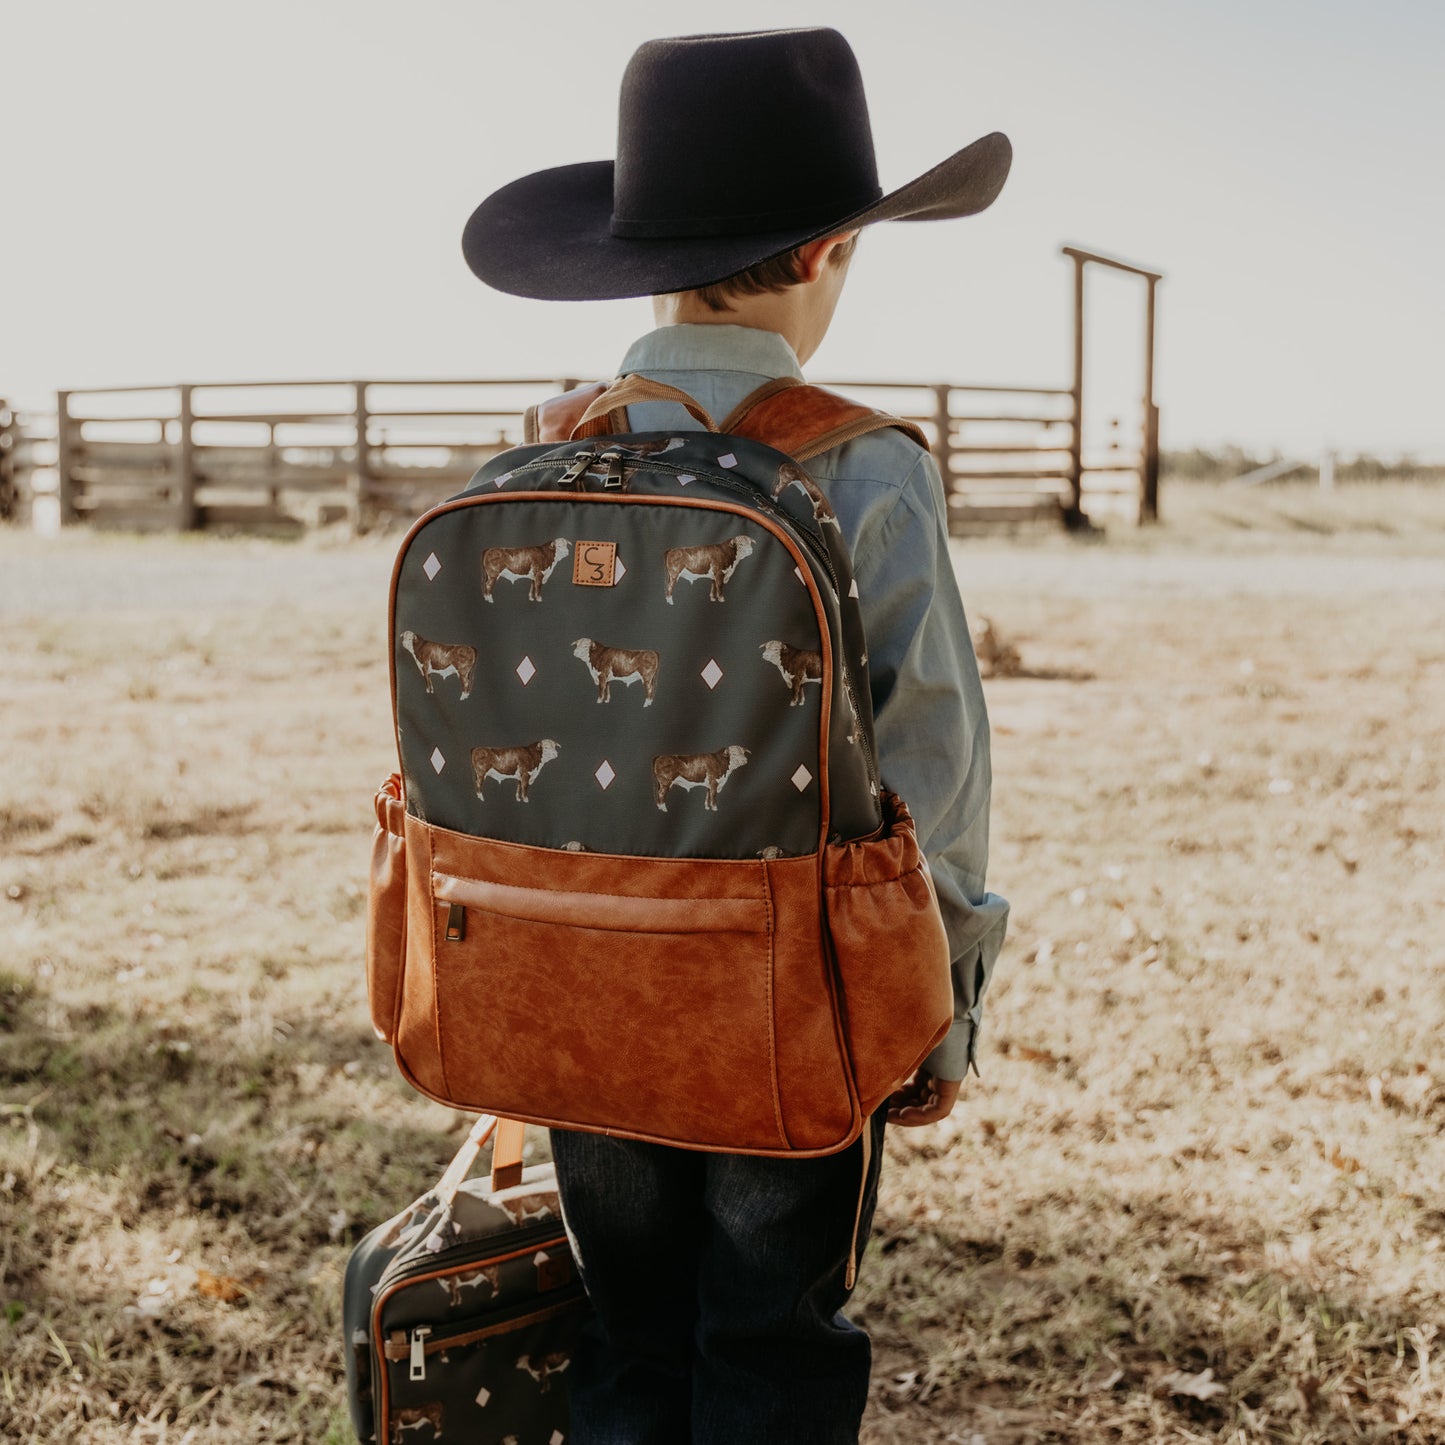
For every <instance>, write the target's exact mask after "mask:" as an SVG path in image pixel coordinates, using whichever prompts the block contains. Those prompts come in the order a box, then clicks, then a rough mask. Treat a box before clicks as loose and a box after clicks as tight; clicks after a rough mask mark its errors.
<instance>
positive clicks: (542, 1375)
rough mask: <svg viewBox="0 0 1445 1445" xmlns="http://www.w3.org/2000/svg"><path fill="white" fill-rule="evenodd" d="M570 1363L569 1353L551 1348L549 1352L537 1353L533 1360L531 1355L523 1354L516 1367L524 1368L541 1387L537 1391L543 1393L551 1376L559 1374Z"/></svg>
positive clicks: (549, 1382)
mask: <svg viewBox="0 0 1445 1445" xmlns="http://www.w3.org/2000/svg"><path fill="white" fill-rule="evenodd" d="M571 1363H572V1357H571V1356H570V1355H567V1354H564V1353H563V1352H562V1351H561V1350H553V1351H552V1353H551V1354H548V1355H539V1356H538V1357H537V1359H535V1360H534V1359H533V1358H532V1357H531V1355H523V1356H522V1357H521V1358H520V1359H519V1360H518V1361H517V1368H518V1369H519V1370H525V1371H526V1372H527V1373H528V1374H529V1375H530V1376H531V1377H532V1378H533V1379H534V1380H535V1381H536V1382H537V1384H538V1385H539V1386H540V1387H541V1388H540V1390H539V1391H538V1393H539V1394H542V1395H545V1394H546V1393H547V1389H548V1387H549V1385H550V1384H551V1381H552V1376H553V1375H560V1374H561V1373H562V1371H563V1370H565V1369H566V1368H567V1366H568V1365H570V1364H571Z"/></svg>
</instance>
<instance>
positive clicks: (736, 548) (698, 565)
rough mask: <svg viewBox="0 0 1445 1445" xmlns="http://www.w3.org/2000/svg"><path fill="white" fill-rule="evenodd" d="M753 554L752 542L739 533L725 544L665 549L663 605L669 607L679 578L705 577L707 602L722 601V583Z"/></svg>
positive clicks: (746, 536)
mask: <svg viewBox="0 0 1445 1445" xmlns="http://www.w3.org/2000/svg"><path fill="white" fill-rule="evenodd" d="M752 550H753V539H752V538H751V537H749V536H748V535H747V534H746V533H743V532H739V533H738V534H737V536H735V537H729V538H728V539H727V541H726V542H710V543H701V544H699V545H698V546H696V547H669V548H668V549H667V552H666V553H665V555H664V557H663V562H664V563H665V565H666V567H667V601H668V604H669V606H670V605H671V603H672V589H673V588H674V587H676V586H677V579H678V578H679V577H686V578H687V580H688V581H689V582H697V581H699V580H700V579H701V578H703V577H707V578H709V579H710V580H711V582H712V587H711V589H710V591H709V593H708V597H709V600H711V601H713V602H721V601H722V600H723V592H722V589H723V583H724V582H727V581H728V580H729V579H730V578H731V577H732V575H733V573H734V572H735V571H736V570H737V565H738V563H739V562H741V561H742V560H743V558H744V557H746V556H748V555H749V554H750V553H751V552H752Z"/></svg>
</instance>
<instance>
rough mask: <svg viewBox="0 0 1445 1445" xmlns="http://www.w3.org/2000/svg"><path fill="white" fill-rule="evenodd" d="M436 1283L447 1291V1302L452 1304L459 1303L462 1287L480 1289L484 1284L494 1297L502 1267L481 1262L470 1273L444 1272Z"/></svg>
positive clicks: (499, 1284)
mask: <svg viewBox="0 0 1445 1445" xmlns="http://www.w3.org/2000/svg"><path fill="white" fill-rule="evenodd" d="M437 1283H438V1284H440V1285H441V1287H442V1288H443V1289H444V1290H445V1291H446V1292H447V1300H448V1302H449V1303H451V1304H454V1305H459V1304H461V1302H462V1291H463V1290H464V1289H480V1288H481V1287H482V1285H486V1287H487V1290H488V1292H489V1293H490V1294H491V1296H492V1297H493V1298H496V1294H497V1291H498V1290H499V1289H500V1288H501V1283H502V1269H501V1266H500V1265H496V1264H483V1265H479V1266H478V1267H477V1268H476V1269H474V1270H473V1271H472V1272H471V1273H470V1274H445V1275H443V1276H442V1277H441V1279H439V1280H438V1281H437Z"/></svg>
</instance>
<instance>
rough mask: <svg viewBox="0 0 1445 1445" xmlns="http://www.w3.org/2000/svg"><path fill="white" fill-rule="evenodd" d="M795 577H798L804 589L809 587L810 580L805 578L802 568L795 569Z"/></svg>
mask: <svg viewBox="0 0 1445 1445" xmlns="http://www.w3.org/2000/svg"><path fill="white" fill-rule="evenodd" d="M793 576H794V577H796V578H797V579H798V581H799V582H801V583H802V584H803V586H804V587H806V586H807V585H808V579H807V578H806V577H804V576H803V569H802V568H801V567H794V568H793Z"/></svg>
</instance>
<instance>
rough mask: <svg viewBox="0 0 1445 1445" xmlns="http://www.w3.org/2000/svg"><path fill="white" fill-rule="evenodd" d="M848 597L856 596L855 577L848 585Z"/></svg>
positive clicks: (856, 583)
mask: <svg viewBox="0 0 1445 1445" xmlns="http://www.w3.org/2000/svg"><path fill="white" fill-rule="evenodd" d="M848 595H849V596H850V597H856V596H857V595H858V579H857V578H856V577H855V578H854V579H853V580H852V581H851V582H850V583H849V584H848Z"/></svg>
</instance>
